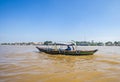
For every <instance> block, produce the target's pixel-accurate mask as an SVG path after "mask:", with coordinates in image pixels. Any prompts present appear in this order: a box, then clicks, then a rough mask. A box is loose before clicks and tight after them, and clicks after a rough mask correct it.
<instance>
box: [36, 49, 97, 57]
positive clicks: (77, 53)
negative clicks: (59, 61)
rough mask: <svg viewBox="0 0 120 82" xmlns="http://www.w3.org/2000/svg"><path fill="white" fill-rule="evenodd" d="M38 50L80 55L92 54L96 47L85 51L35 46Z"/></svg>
mask: <svg viewBox="0 0 120 82" xmlns="http://www.w3.org/2000/svg"><path fill="white" fill-rule="evenodd" d="M36 48H37V49H38V50H39V51H40V52H44V53H47V54H53V55H58V54H61V55H75V56H80V55H93V54H94V53H95V52H96V51H98V50H97V49H95V50H89V51H88V50H87V51H83V50H71V51H69V50H62V49H57V50H56V49H52V48H41V47H36Z"/></svg>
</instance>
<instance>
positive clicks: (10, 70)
mask: <svg viewBox="0 0 120 82" xmlns="http://www.w3.org/2000/svg"><path fill="white" fill-rule="evenodd" d="M78 49H82V50H87V49H88V50H90V49H98V52H96V53H95V54H94V55H90V56H65V55H49V54H45V53H39V51H38V50H37V49H36V48H35V46H0V82H120V47H115V46H113V47H110V46H108V47H106V46H99V47H98V46H95V47H93V46H91V47H89V46H86V47H83V46H82V47H78Z"/></svg>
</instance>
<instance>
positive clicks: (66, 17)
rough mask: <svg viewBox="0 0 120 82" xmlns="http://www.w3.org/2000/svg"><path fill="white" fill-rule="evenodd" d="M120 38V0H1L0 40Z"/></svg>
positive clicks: (34, 40)
mask: <svg viewBox="0 0 120 82" xmlns="http://www.w3.org/2000/svg"><path fill="white" fill-rule="evenodd" d="M46 40H51V41H71V40H75V41H84V40H85V41H91V40H94V41H120V0H0V42H41V41H46Z"/></svg>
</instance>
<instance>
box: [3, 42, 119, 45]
mask: <svg viewBox="0 0 120 82" xmlns="http://www.w3.org/2000/svg"><path fill="white" fill-rule="evenodd" d="M54 43H56V42H53V41H44V42H14V43H1V45H49V44H54ZM75 43H76V45H77V46H120V41H114V42H112V41H107V42H94V41H91V42H90V41H75Z"/></svg>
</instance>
